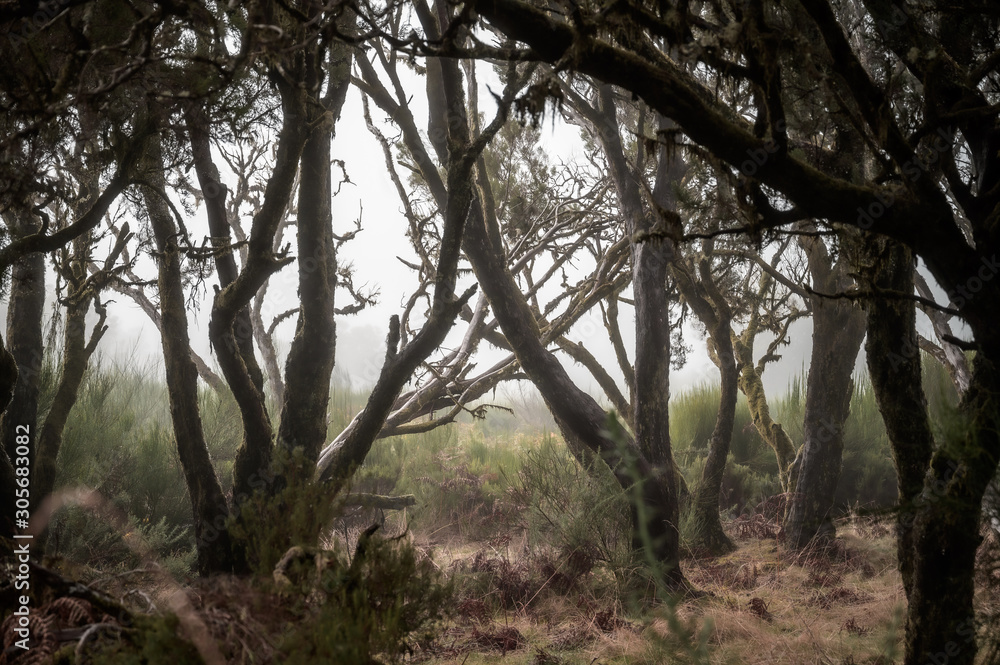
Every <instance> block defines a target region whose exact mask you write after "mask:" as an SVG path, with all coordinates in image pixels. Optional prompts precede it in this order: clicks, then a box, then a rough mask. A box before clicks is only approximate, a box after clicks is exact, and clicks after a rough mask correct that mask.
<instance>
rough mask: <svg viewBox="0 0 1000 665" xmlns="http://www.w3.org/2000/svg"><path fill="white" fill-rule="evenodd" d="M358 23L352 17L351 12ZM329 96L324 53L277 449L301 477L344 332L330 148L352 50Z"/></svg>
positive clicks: (304, 181) (342, 58)
mask: <svg viewBox="0 0 1000 665" xmlns="http://www.w3.org/2000/svg"><path fill="white" fill-rule="evenodd" d="M350 16H351V17H353V14H350ZM330 57H331V62H330V64H329V70H330V76H329V80H328V81H327V86H328V91H327V93H326V95H324V97H323V98H322V99H320V98H319V97H318V93H319V90H320V88H321V86H322V82H323V80H324V78H325V77H324V69H325V68H326V67H324V65H325V63H324V62H323V60H324V58H325V53H322V52H321V53H320V54H318V57H317V58H316V60H311V61H310V67H309V71H308V72H307V74H306V76H307V81H309V82H310V83H311V85H310V88H311V90H312V91H313V92H314V94H315V95H316V96H315V97H314V98H313V99H312V100H310V103H309V105H308V106H307V109H308V113H309V115H308V117H307V123H308V125H309V127H310V131H309V136H308V138H307V139H306V142H305V146H304V147H303V149H302V156H301V158H300V171H299V204H298V225H297V243H298V255H299V256H298V266H299V302H300V305H299V317H298V321H297V324H296V328H295V337H294V338H293V339H292V344H291V347H290V349H289V351H288V359H287V360H286V362H285V384H284V397H283V402H282V406H281V416H280V424H279V426H278V441H277V445H278V446H279V447H281V448H283V449H284V450H285V451H287V452H289V453H291V452H292V451H293V450H295V449H299V450H301V452H302V467H301V468H300V469H299V471H298V475H299V477H300V478H301V479H303V480H305V479H307V478H311V477H312V475H313V473H314V471H315V467H316V462H317V460H318V459H319V453H320V449H321V448H322V446H323V444H324V443H325V441H326V435H327V406H328V404H329V400H330V376H331V375H332V374H333V365H334V357H335V351H336V341H337V328H336V322H335V320H334V295H335V291H336V288H337V248H336V245H335V244H334V237H333V213H332V210H331V199H332V191H331V184H330V144H331V141H332V140H333V133H334V127H335V122H336V119H337V118H338V117H339V116H340V110H341V108H342V107H343V105H344V99H345V96H346V94H347V88H348V86H349V85H350V70H351V47H349V46H347V45H345V44H340V45H337V46H335V47H333V48H332V52H331V56H330Z"/></svg>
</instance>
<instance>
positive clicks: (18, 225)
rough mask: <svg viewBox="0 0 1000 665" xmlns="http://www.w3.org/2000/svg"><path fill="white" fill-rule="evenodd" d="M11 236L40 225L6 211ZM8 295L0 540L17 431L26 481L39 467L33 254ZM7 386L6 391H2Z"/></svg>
mask: <svg viewBox="0 0 1000 665" xmlns="http://www.w3.org/2000/svg"><path fill="white" fill-rule="evenodd" d="M4 217H5V221H7V226H8V228H9V229H10V231H11V233H12V235H13V236H14V237H15V238H16V237H23V236H26V235H29V234H31V233H33V232H34V231H36V230H37V229H38V228H39V227H40V222H38V221H37V220H33V219H32V217H31V216H30V213H29V212H28V211H8V212H7V214H6V215H5V216H4ZM9 289H10V292H9V297H10V300H9V301H8V306H7V307H8V309H7V347H6V348H4V349H3V350H2V351H0V370H3V375H4V376H3V377H2V378H0V403H2V402H4V401H6V400H4V399H3V398H4V396H5V394H6V395H9V402H8V403H7V405H6V406H7V408H6V409H5V410H3V411H2V413H3V415H2V416H0V456H2V457H3V458H4V459H3V462H2V468H0V499H3V505H4V506H7V507H8V508H7V510H6V511H5V512H6V513H7V514H6V515H4V516H3V517H2V518H0V523H2V524H3V525H4V528H3V529H2V531H3V535H5V536H9V535H11V534H13V532H14V531H13V521H12V520H13V517H14V511H13V508H14V505H15V501H16V496H15V490H16V489H17V488H18V487H19V486H17V485H16V484H15V483H16V479H15V476H14V464H13V461H14V459H15V457H16V455H15V450H16V447H17V446H16V443H15V442H16V437H17V436H18V435H23V434H25V430H23V429H17V428H18V426H21V425H24V426H26V427H27V428H28V431H27V434H28V437H29V442H30V445H29V451H30V452H29V455H28V458H29V460H30V469H31V476H30V477H32V478H33V477H34V475H35V471H36V470H37V465H38V456H37V451H38V428H37V425H38V392H39V379H40V378H41V372H42V352H43V346H42V311H43V309H44V306H45V255H44V254H41V253H33V254H27V255H24V256H21V257H20V258H19V259H18V260H17V261H15V262H14V263H13V265H12V266H11V277H10V286H9ZM7 386H9V388H8V387H7ZM29 490H30V492H31V505H32V508H34V507H35V506H36V505H37V501H38V500H39V498H40V497H38V496H36V495H37V493H38V491H39V490H38V488H37V486H36V485H35V483H34V482H33V481H32V482H31V483H30V485H29Z"/></svg>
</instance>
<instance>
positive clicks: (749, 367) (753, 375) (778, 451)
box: [732, 273, 795, 494]
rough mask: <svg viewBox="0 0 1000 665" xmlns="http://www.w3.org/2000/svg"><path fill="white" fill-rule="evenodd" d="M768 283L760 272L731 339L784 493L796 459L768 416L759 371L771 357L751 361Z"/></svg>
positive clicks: (753, 413)
mask: <svg viewBox="0 0 1000 665" xmlns="http://www.w3.org/2000/svg"><path fill="white" fill-rule="evenodd" d="M771 284H772V282H771V277H770V276H769V275H768V274H767V273H761V276H760V286H759V288H758V291H757V296H756V300H755V301H754V304H753V305H752V309H751V312H750V318H749V320H748V321H747V325H746V327H745V328H743V331H742V332H741V333H740V334H739V335H736V334H735V333H734V334H733V336H732V340H733V352H734V354H735V355H736V367H737V369H738V372H739V379H738V381H737V385H738V386H739V389H740V391H741V392H742V393H743V394H744V395H745V396H746V398H747V407H749V410H750V417H751V419H752V420H753V424H754V427H756V428H757V432H758V433H759V434H760V436H761V438H762V439H764V442H765V443H767V445H768V446H770V448H771V450H773V451H774V456H775V458H777V461H778V479H779V481H780V482H781V490H782V491H783V492H785V493H786V494H787V493H789V492H791V491H792V490H793V488H794V487H795V478H794V477H793V473H792V463H793V462H794V461H795V444H793V443H792V439H791V437H789V436H788V433H787V432H785V428H784V427H782V426H781V424H780V423H776V422H774V420H772V419H771V410H770V407H769V406H768V404H767V395H766V394H765V393H764V381H763V379H762V378H761V375H762V374H763V372H764V368H765V367H766V366H767V363H768V362H769V361H770V360H772V359H773V358H772V357H770V354H765V355H764V356H762V357H761V359H760V361H759V362H758V363H757V364H756V365H755V364H754V361H753V347H754V341H755V340H756V338H757V335H758V334H759V333H760V329H761V326H760V316H761V314H760V302H761V301H762V300H763V298H764V296H765V294H766V293H767V291H768V290H769V289H770V288H771Z"/></svg>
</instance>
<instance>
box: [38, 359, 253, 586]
mask: <svg viewBox="0 0 1000 665" xmlns="http://www.w3.org/2000/svg"><path fill="white" fill-rule="evenodd" d="M46 376H47V377H48V378H47V379H45V380H44V381H43V383H42V396H41V404H42V406H43V408H44V409H47V408H48V406H49V405H51V402H52V396H53V395H54V392H55V388H56V380H57V376H56V375H55V373H52V374H47V375H46ZM168 404H169V401H168V399H167V393H166V388H165V386H164V385H163V384H162V383H161V382H160V380H159V379H158V377H157V376H155V373H154V370H153V369H152V368H150V367H147V368H141V367H140V368H137V367H135V366H134V365H133V366H129V365H119V364H111V365H105V364H102V363H101V362H100V360H98V361H96V362H95V363H94V364H93V365H92V367H91V368H90V369H89V370H88V372H87V374H86V376H85V378H84V381H83V384H82V385H81V387H80V393H79V398H78V400H77V403H76V405H75V406H74V407H73V410H72V411H71V412H70V417H69V420H68V422H67V425H66V428H65V431H64V435H63V442H62V445H61V447H60V450H59V457H58V459H57V476H56V489H57V491H58V490H59V489H69V488H75V487H81V486H82V487H91V488H94V489H96V490H97V491H98V492H100V494H101V495H102V496H103V497H104V498H105V499H106V500H108V501H110V502H111V503H112V504H114V506H115V507H117V508H118V509H120V510H121V511H122V512H123V513H124V514H125V516H126V519H127V520H128V523H129V524H130V525H132V529H133V530H135V529H138V530H140V531H142V533H143V535H144V537H146V538H147V539H148V540H149V542H150V545H151V547H152V549H153V551H154V552H156V553H157V554H158V555H159V556H161V557H163V559H162V560H161V563H163V564H164V565H166V566H167V567H168V569H172V570H176V571H177V572H187V571H186V570H185V566H186V565H187V563H190V562H192V561H193V554H192V552H193V549H194V540H193V533H192V530H191V529H190V524H191V504H190V499H189V497H188V494H187V485H186V483H185V480H184V474H183V469H182V468H181V465H180V460H179V459H178V456H177V446H176V444H175V442H174V438H173V432H172V426H171V423H170V417H169V410H168V407H167V405H168ZM201 411H202V419H203V422H204V426H205V431H206V439H207V440H208V442H209V448H210V452H211V454H212V456H213V458H214V459H215V460H216V461H221V462H222V466H223V467H224V466H225V464H226V460H231V459H232V458H233V456H234V455H235V450H236V448H237V446H238V445H239V432H240V429H239V428H238V427H234V425H233V421H234V418H235V419H236V420H237V421H238V412H237V411H236V407H235V404H234V403H233V401H232V399H231V398H230V397H228V396H225V397H220V396H219V395H217V394H215V393H214V392H212V391H205V392H203V393H202V395H201ZM41 415H42V417H43V418H44V413H42V414H41ZM230 475H231V474H228V473H222V475H221V478H220V479H221V480H223V481H224V485H225V484H227V483H228V481H229V480H230ZM101 522H102V521H101V520H95V519H94V518H93V514H92V513H88V512H83V511H82V510H79V509H75V508H64V509H62V510H60V511H57V512H56V514H55V515H54V517H53V522H52V525H51V526H50V531H49V533H50V537H49V540H48V548H47V553H48V554H50V555H59V556H62V557H65V558H68V559H72V560H74V561H76V562H78V563H84V564H88V565H91V566H99V567H117V566H126V567H128V566H131V565H133V564H134V563H135V562H136V559H135V555H134V553H132V551H131V550H130V549H129V548H128V547H127V546H126V545H125V544H124V543H123V542H122V539H121V536H122V534H120V533H116V532H115V530H114V529H113V528H111V527H109V526H105V525H103V524H102V523H101ZM147 532H148V533H147Z"/></svg>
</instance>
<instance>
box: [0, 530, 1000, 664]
mask: <svg viewBox="0 0 1000 665" xmlns="http://www.w3.org/2000/svg"><path fill="white" fill-rule="evenodd" d="M757 526H758V527H759V526H760V524H757ZM726 528H727V531H729V535H730V536H731V537H732V538H733V540H734V542H736V543H737V545H738V549H737V550H736V551H735V552H733V553H731V554H729V555H726V556H723V557H716V558H706V559H694V558H686V559H685V560H684V561H683V562H682V567H683V570H684V572H685V574H686V576H687V578H688V579H689V580H690V582H691V583H692V584H693V586H694V587H696V588H697V589H699V590H700V591H701V592H704V593H703V595H700V596H699V597H696V598H691V599H687V600H683V601H680V602H678V603H676V604H671V603H668V602H663V601H661V600H657V599H655V595H656V594H655V592H654V591H653V590H652V589H649V588H647V589H636V588H635V587H634V586H633V587H632V588H631V589H630V590H629V592H628V593H624V589H625V587H623V586H622V585H621V583H620V580H618V579H616V577H615V575H613V574H612V573H611V572H610V571H609V570H608V569H607V567H605V566H601V565H599V564H595V562H594V561H587V560H586V559H585V558H582V557H579V556H576V557H574V556H569V557H566V556H560V555H559V554H558V553H547V554H540V553H539V550H538V548H537V547H536V548H534V549H531V548H528V547H527V543H526V542H518V541H517V540H516V539H511V538H505V539H502V540H501V541H499V542H498V541H494V542H492V543H479V542H472V541H469V540H467V539H463V538H460V537H457V536H456V537H454V538H442V537H441V536H440V534H433V535H432V538H433V536H437V539H436V540H432V539H431V538H427V537H421V536H420V535H419V534H417V535H415V536H411V537H410V538H411V542H412V544H413V545H414V547H415V551H416V552H417V554H418V556H419V557H421V558H422V559H423V560H425V561H426V560H429V561H432V562H433V564H432V566H433V567H435V568H436V569H438V570H439V571H441V572H444V573H447V577H449V578H451V579H452V580H454V581H455V582H456V586H455V589H454V591H453V593H454V596H453V597H452V599H451V601H449V602H450V603H451V606H450V607H448V608H446V609H447V610H448V611H447V612H446V615H447V618H446V619H445V621H444V623H443V624H438V625H436V626H435V631H434V634H433V636H430V637H422V638H418V639H410V640H408V643H409V644H410V645H411V648H410V649H408V653H405V654H404V655H403V656H402V661H403V662H409V663H427V664H428V665H479V664H486V663H503V664H504V665H529V664H530V665H560V664H564V665H612V664H626V663H628V664H636V665H645V664H649V665H653V664H654V663H655V664H662V663H690V664H692V665H693V664H706V665H707V664H712V665H715V664H719V665H728V664H733V665H735V664H737V663H739V664H745V665H758V664H759V665H764V664H766V665H814V664H815V665H862V664H865V663H867V664H869V665H889V664H890V663H895V662H899V659H900V658H901V650H900V639H901V637H902V632H903V631H902V627H903V609H904V607H905V597H904V595H903V590H902V585H901V581H900V577H899V573H898V572H897V570H896V556H895V542H894V537H893V535H892V533H891V529H890V528H887V527H886V526H884V525H882V524H879V523H872V522H863V521H855V522H853V523H847V524H842V525H841V526H840V527H839V528H838V537H837V539H836V540H835V541H833V543H832V545H831V546H829V547H828V548H827V549H825V550H823V551H814V552H812V553H810V554H807V555H800V556H798V557H792V556H790V555H789V553H788V552H787V551H786V550H785V549H784V548H783V547H781V546H780V544H779V543H778V541H777V539H776V538H775V537H773V534H769V535H764V536H763V537H762V536H761V534H760V533H757V534H754V533H753V532H754V530H755V528H754V525H753V523H750V522H747V521H743V522H740V521H737V522H730V523H729V524H727V525H726ZM989 536H990V537H989V539H988V543H992V544H991V545H990V546H991V547H993V548H994V549H996V548H997V546H998V543H997V540H998V539H997V538H996V536H995V534H989ZM310 566H312V562H311V561H310V563H309V565H308V566H307V567H306V568H305V569H303V570H305V571H306V572H308V570H309V567H310ZM74 572H75V573H81V572H83V571H80V570H76V571H73V570H66V569H64V570H63V571H62V574H64V575H68V576H70V577H72V578H74V579H80V578H81V577H80V576H79V575H74ZM133 572H135V571H133ZM82 577H87V576H86V575H83V576H82ZM631 579H632V580H633V582H634V580H635V579H642V576H641V575H633V576H632V578H631ZM994 582H995V580H994ZM90 586H91V587H92V588H95V589H101V590H102V591H104V592H105V593H108V594H109V596H110V597H113V598H121V599H123V600H124V599H127V598H129V597H130V596H131V597H132V599H133V600H136V601H138V600H142V601H143V603H140V604H147V605H148V606H150V607H155V608H157V609H158V610H160V611H156V612H154V613H153V614H152V615H144V616H148V617H149V618H141V619H140V621H142V622H146V623H145V624H143V625H140V624H136V626H138V627H140V628H142V629H143V630H144V631H145V632H144V637H143V638H142V642H141V643H136V644H133V646H132V647H130V648H129V649H128V650H127V651H120V649H118V648H117V647H115V644H116V643H119V642H120V640H122V639H123V637H124V635H125V633H127V632H128V631H125V632H124V633H123V632H122V631H121V630H120V629H119V628H115V627H114V626H112V628H113V630H111V631H110V632H111V633H115V634H109V635H105V636H102V637H101V639H99V640H93V639H92V640H91V641H92V643H93V644H92V645H91V646H92V647H97V646H99V643H100V642H103V643H104V644H105V645H106V646H108V647H109V648H111V649H112V651H111V652H94V653H93V655H92V656H91V657H84V658H83V659H82V660H80V655H81V651H80V649H81V648H82V647H81V646H80V645H82V644H83V641H86V639H87V638H85V637H84V638H81V637H80V635H77V634H75V633H74V634H73V635H72V636H71V637H70V638H65V629H66V626H69V625H77V624H79V625H84V626H92V625H94V624H97V623H101V625H108V624H107V622H108V621H110V620H109V619H108V617H107V615H105V616H104V617H103V618H101V617H100V615H101V611H98V610H97V609H96V608H95V607H94V606H91V605H90V604H88V603H87V602H85V601H81V600H78V599H75V598H67V597H61V598H57V599H55V600H53V601H50V602H49V603H47V604H46V605H45V606H43V607H41V608H39V610H40V611H39V612H36V616H39V617H40V621H41V623H40V624H35V625H34V629H35V633H36V635H38V639H39V640H41V641H42V644H41V645H40V648H36V650H35V651H34V653H33V655H34V656H35V658H28V660H24V659H23V658H15V659H13V660H7V661H5V659H4V658H3V657H0V663H3V662H10V663H15V664H20V663H21V662H22V661H23V662H25V663H27V662H31V663H42V662H59V663H62V662H66V663H69V662H101V663H109V662H114V663H119V662H121V663H133V662H135V663H139V662H141V663H147V664H148V663H161V662H162V663H168V662H169V663H171V665H182V664H184V663H189V662H190V663H198V662H207V663H210V664H211V663H219V664H221V663H226V664H234V665H235V664H237V663H240V664H249V663H286V662H287V663H313V662H316V663H319V662H324V663H327V662H345V663H346V662H348V661H347V660H344V661H340V660H337V659H336V658H334V659H333V660H331V659H330V658H329V657H320V656H319V654H320V653H322V651H314V650H313V646H312V645H313V642H314V641H315V640H316V639H321V638H320V637H319V636H322V635H324V634H325V633H324V631H325V630H327V628H323V624H322V623H320V622H321V621H322V620H323V619H322V617H324V616H326V615H324V614H323V612H324V611H325V610H324V609H323V605H322V604H319V605H317V604H316V603H315V602H314V601H312V600H310V599H309V598H308V597H307V596H303V595H302V594H294V593H288V590H287V589H286V590H285V591H280V590H276V589H275V588H274V586H273V585H272V584H270V583H268V582H266V581H265V582H264V583H261V582H260V581H256V582H253V581H251V580H249V579H240V578H228V577H217V578H209V579H204V580H194V579H189V580H187V582H186V583H183V584H181V585H178V584H177V583H175V582H172V581H170V580H169V579H167V578H165V577H163V576H162V575H161V576H159V577H158V579H157V576H156V575H153V576H150V575H149V574H148V573H137V574H136V575H118V576H112V577H111V578H104V579H99V580H94V581H91V582H90ZM980 586H981V587H982V588H981V589H980V592H979V594H978V597H977V606H978V607H977V612H978V613H980V614H981V615H982V616H996V610H997V607H998V605H1000V593H998V592H997V589H998V587H1000V585H998V584H996V583H989V582H988V583H987V584H985V585H983V584H981V585H980ZM987 587H989V590H987ZM178 592H180V593H178ZM626 597H631V598H632V600H625V598H626ZM129 604H130V605H132V604H134V603H131V602H130V603H129ZM310 607H312V608H313V609H309V608H310ZM168 608H169V610H170V611H169V612H168V613H167V614H164V613H163V612H162V610H167V609H168ZM134 609H138V606H137V607H136V608H134ZM140 614H142V613H136V616H139V615H140ZM171 615H172V616H171ZM156 617H159V618H156ZM172 617H176V618H172ZM309 617H312V619H310V618H309ZM307 622H311V623H312V624H313V625H309V624H308V623H307ZM326 625H327V626H329V625H331V624H326ZM332 625H336V623H334V624H332ZM303 626H305V627H306V628H307V632H303V633H302V634H303V635H305V637H304V638H301V639H300V641H298V642H290V641H289V640H288V638H289V637H290V636H293V637H294V635H295V633H296V631H297V630H302V629H303ZM57 628H58V629H61V632H62V633H63V637H62V638H57V637H55V635H56V633H58V632H60V631H58V630H56V629H57ZM48 629H51V631H49V632H48V633H47V632H46V631H47V630H48ZM115 631H117V632H115ZM71 632H72V631H71ZM78 632H79V631H78ZM115 635H117V637H115ZM199 635H200V637H199ZM178 637H182V638H183V639H181V640H178V639H177V638H178ZM411 638H412V636H411ZM65 639H70V640H71V643H68V644H67V643H65ZM57 640H63V644H61V645H60V644H59V643H58V642H57ZM73 642H76V643H75V644H74V643H73ZM192 642H194V643H196V644H197V643H200V646H199V648H198V649H197V651H196V650H195V648H194V646H192V644H191V643H192ZM293 644H298V645H299V646H290V645H293ZM205 645H209V647H207V648H206V646H205ZM206 649H207V650H206ZM43 652H47V653H48V655H55V658H52V659H50V658H44V659H42V658H38V656H41V655H42V654H43ZM74 652H75V653H76V657H75V658H74V656H73V654H74ZM198 652H201V657H199V656H198ZM310 652H311V653H310ZM31 653H32V652H28V654H31ZM83 653H84V655H86V653H87V651H86V650H84V652H83ZM101 653H103V655H100V654H101ZM28 654H24V656H25V657H27V656H28ZM128 654H132V655H128ZM154 654H155V656H154ZM313 654H314V655H313ZM112 655H114V658H112V657H111V656H112ZM95 658H96V660H95Z"/></svg>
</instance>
